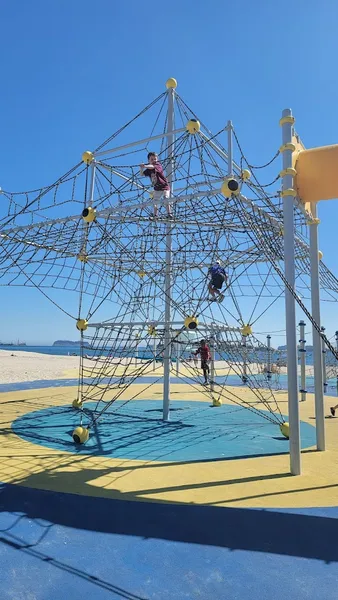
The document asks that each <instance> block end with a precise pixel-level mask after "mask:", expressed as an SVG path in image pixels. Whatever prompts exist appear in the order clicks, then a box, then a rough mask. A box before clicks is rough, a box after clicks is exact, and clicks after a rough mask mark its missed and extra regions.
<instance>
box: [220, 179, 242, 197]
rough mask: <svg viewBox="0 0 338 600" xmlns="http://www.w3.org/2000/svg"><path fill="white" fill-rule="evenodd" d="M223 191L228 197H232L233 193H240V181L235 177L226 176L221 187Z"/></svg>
mask: <svg viewBox="0 0 338 600" xmlns="http://www.w3.org/2000/svg"><path fill="white" fill-rule="evenodd" d="M221 192H222V194H223V196H225V197H226V198H230V197H231V196H232V195H233V194H234V195H235V196H237V194H239V183H238V181H237V179H235V178H234V177H226V178H225V179H224V183H223V184H222V187H221Z"/></svg>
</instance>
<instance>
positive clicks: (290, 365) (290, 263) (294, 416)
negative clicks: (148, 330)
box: [281, 108, 301, 475]
mask: <svg viewBox="0 0 338 600" xmlns="http://www.w3.org/2000/svg"><path fill="white" fill-rule="evenodd" d="M293 122H294V119H293V117H292V113H291V110H290V109H289V108H286V109H285V110H283V113H282V119H281V126H282V140H283V146H284V145H285V144H291V142H292V133H293ZM290 168H292V150H291V149H290V150H288V149H287V150H284V152H283V171H284V173H285V171H286V169H290ZM282 190H283V191H282V194H283V216H284V262H285V277H286V280H287V282H288V284H289V286H291V288H292V290H294V287H295V233H294V217H293V210H294V196H293V193H292V192H291V191H290V193H288V190H293V176H292V175H290V174H288V173H285V175H284V176H283V178H282ZM285 313H286V314H285V320H286V344H287V369H288V405H289V425H290V469H291V473H292V474H293V475H300V473H301V456H300V426H299V404H298V380H297V367H298V364H297V341H296V307H295V298H294V295H293V294H292V292H291V291H289V289H288V287H287V286H285Z"/></svg>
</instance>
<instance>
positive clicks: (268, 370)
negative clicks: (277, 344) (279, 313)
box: [266, 335, 272, 381]
mask: <svg viewBox="0 0 338 600" xmlns="http://www.w3.org/2000/svg"><path fill="white" fill-rule="evenodd" d="M266 345H267V362H266V377H267V379H268V381H270V380H271V377H272V368H271V335H267V336H266Z"/></svg>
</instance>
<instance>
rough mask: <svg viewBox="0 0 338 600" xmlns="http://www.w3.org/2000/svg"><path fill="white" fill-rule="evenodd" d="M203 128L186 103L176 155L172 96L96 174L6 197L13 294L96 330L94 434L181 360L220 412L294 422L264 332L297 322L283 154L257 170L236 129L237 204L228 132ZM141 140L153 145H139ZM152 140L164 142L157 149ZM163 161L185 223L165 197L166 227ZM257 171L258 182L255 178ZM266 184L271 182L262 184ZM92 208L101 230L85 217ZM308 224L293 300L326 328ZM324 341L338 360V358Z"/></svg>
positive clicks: (147, 113) (86, 380)
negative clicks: (25, 294) (222, 273)
mask: <svg viewBox="0 0 338 600" xmlns="http://www.w3.org/2000/svg"><path fill="white" fill-rule="evenodd" d="M191 119H198V117H197V116H196V115H195V114H194V112H193V111H192V109H190V108H189V107H188V106H187V104H186V103H185V102H184V101H183V99H182V98H181V97H180V96H179V95H178V94H177V93H176V92H175V119H174V129H175V131H176V133H175V139H174V142H173V143H172V144H170V143H169V142H168V139H169V138H168V136H167V135H166V131H167V93H164V94H161V95H160V96H159V97H158V98H157V99H155V100H154V101H153V102H152V103H150V104H149V105H148V106H147V107H146V108H145V109H144V110H142V111H141V112H140V113H139V114H138V115H136V117H134V118H133V119H132V120H131V121H130V122H129V123H127V124H126V125H125V126H123V127H121V128H120V129H119V130H118V131H117V132H116V133H114V134H113V135H112V136H110V137H109V138H108V139H107V140H105V142H104V143H103V144H101V145H100V146H99V147H98V148H97V149H96V151H94V153H93V154H92V155H91V159H90V160H89V159H88V160H87V162H88V164H85V163H84V162H81V163H79V164H77V165H76V166H74V167H73V168H72V169H71V170H70V171H69V172H67V173H66V174H65V175H63V176H62V177H60V178H59V179H58V180H57V181H56V182H55V183H53V184H52V185H50V186H46V187H42V188H41V189H38V190H31V191H26V192H22V193H12V192H7V191H2V192H1V200H2V202H1V211H0V243H1V247H2V251H1V254H0V285H3V286H23V287H33V288H35V289H36V290H37V291H38V292H40V293H42V294H43V295H44V296H45V297H46V298H48V299H49V300H50V301H51V302H52V303H53V304H54V305H55V306H56V307H58V308H59V309H60V310H62V311H63V312H64V313H66V314H67V315H68V316H69V317H70V318H71V319H72V320H73V321H74V325H75V324H77V325H78V326H79V320H81V322H82V323H84V325H83V327H78V328H79V329H82V330H81V356H80V365H79V386H78V397H77V405H78V406H79V407H82V408H83V407H84V406H85V404H86V403H87V402H90V403H91V404H90V406H91V408H90V411H89V412H88V411H84V410H83V409H82V411H81V423H83V424H85V426H91V425H93V423H94V422H96V421H97V420H98V419H99V418H100V417H101V415H102V414H103V413H104V412H105V411H107V410H111V409H112V408H114V407H113V405H114V402H115V401H116V400H117V399H119V398H121V397H122V396H123V397H125V395H126V393H127V395H128V400H126V402H129V401H130V400H132V399H133V398H135V397H137V396H138V395H139V394H140V393H141V391H140V390H142V391H144V390H146V389H148V388H149V387H151V386H154V385H156V384H157V383H159V382H161V381H162V379H163V355H164V354H166V353H167V354H168V352H169V353H170V368H171V371H172V376H173V377H176V378H177V379H178V381H182V382H184V383H186V384H187V385H188V386H191V388H192V389H196V388H197V389H198V390H199V391H200V393H201V394H203V395H204V396H206V397H208V398H210V400H211V401H212V402H213V403H217V402H220V401H221V400H222V399H225V400H230V401H232V402H234V403H235V404H239V405H240V406H242V407H245V408H247V409H249V410H251V411H253V412H256V413H258V414H259V415H260V416H261V417H262V418H265V419H268V420H270V421H272V422H273V423H276V424H280V423H282V422H283V420H284V419H283V416H282V414H281V411H280V408H279V405H278V390H279V388H281V383H280V376H281V369H283V368H284V362H283V357H282V356H281V355H279V356H278V355H277V354H276V353H275V352H274V353H272V350H271V349H270V348H268V347H267V346H266V345H264V344H262V343H261V341H259V340H258V339H257V338H256V337H255V336H254V335H253V334H252V332H251V329H253V330H255V329H256V328H257V323H259V320H260V319H261V318H262V317H263V315H265V314H266V313H267V312H268V311H269V310H270V309H271V307H272V306H274V309H275V310H276V309H278V308H280V314H283V311H284V291H285V286H287V282H286V281H285V278H284V275H283V272H284V270H283V261H284V238H283V212H282V205H281V197H280V183H281V182H280V180H279V177H275V173H276V171H277V166H276V163H275V161H276V159H277V158H278V154H279V153H278V152H277V153H276V154H275V155H274V156H273V157H272V159H271V160H268V161H267V162H266V164H264V165H262V166H253V165H252V164H251V163H250V161H249V159H247V158H246V157H245V155H244V153H243V151H242V148H241V145H240V142H239V140H238V136H237V134H236V132H235V131H234V141H235V148H234V157H233V158H234V161H233V177H234V178H235V179H236V180H237V181H238V182H239V185H240V194H239V195H237V194H230V195H229V197H225V196H224V195H223V194H222V192H221V187H222V185H223V182H224V180H225V177H226V175H227V173H228V172H229V168H228V153H227V150H226V149H225V148H224V146H223V140H225V139H226V132H225V130H224V129H222V130H220V131H219V132H217V133H216V134H214V133H212V132H211V131H210V130H209V129H208V128H207V126H206V125H204V123H203V122H202V121H201V120H200V119H198V120H199V123H200V130H199V131H197V132H196V133H195V134H193V135H192V134H190V133H189V132H188V131H187V129H186V125H187V122H188V121H189V120H191ZM139 131H142V132H143V133H144V136H143V139H142V140H141V141H140V142H135V137H136V139H138V138H139V136H137V135H136V132H137V133H139ZM147 135H148V137H153V138H154V137H155V138H156V139H155V140H153V141H151V142H149V141H147V140H148V138H147V137H146V136H147ZM134 136H135V137H134ZM154 150H156V151H157V153H158V157H159V160H160V162H161V163H162V166H163V168H164V170H165V171H166V172H167V174H168V173H170V176H171V180H172V186H173V193H172V197H171V199H170V203H171V204H172V211H173V217H172V219H170V218H169V217H168V214H167V206H166V205H165V202H164V201H163V200H160V201H159V202H158V206H159V214H158V216H157V218H154V200H153V198H152V193H153V190H152V187H151V185H150V182H149V181H148V180H147V178H144V177H141V175H140V170H139V165H140V163H143V162H146V160H147V153H148V151H154ZM89 154H90V153H89ZM247 168H249V169H250V171H251V178H250V179H246V178H244V177H243V169H247ZM258 175H259V177H260V180H258ZM263 176H266V179H267V183H260V181H261V178H262V177H263ZM88 208H89V209H90V210H91V211H93V213H92V214H93V217H92V218H91V219H90V218H87V219H86V218H84V215H85V212H83V211H86V210H87V211H88ZM82 213H83V214H82ZM294 216H295V232H296V235H295V253H296V289H297V294H296V293H295V291H294V290H293V289H290V291H291V292H292V293H293V294H294V296H295V298H296V300H297V303H298V304H299V306H300V308H301V309H302V310H303V311H304V312H305V314H306V315H307V316H308V317H309V318H310V320H311V322H312V323H313V325H314V326H316V324H315V322H314V321H313V319H312V316H311V312H310V309H309V308H308V304H309V299H310V258H309V239H308V235H309V234H308V226H307V217H306V215H304V213H303V212H302V210H301V207H299V206H295V208H294ZM169 239H170V253H171V259H170V264H169V265H168V264H167V256H168V243H169V242H168V240H169ZM216 260H219V261H220V262H221V264H222V266H223V267H224V268H225V270H226V271H227V273H228V285H227V288H226V290H225V291H224V296H225V297H224V299H223V301H222V302H214V301H212V298H211V297H210V294H209V292H208V279H207V273H208V269H209V267H210V266H211V265H212V264H213V263H215V261H216ZM166 265H167V267H166ZM319 273H320V285H321V293H322V300H323V301H329V302H336V301H337V297H338V280H337V278H336V277H335V276H334V275H333V273H331V271H330V270H329V269H328V268H327V267H326V265H325V264H324V262H323V261H322V260H320V263H319ZM166 278H167V279H166ZM166 281H167V283H168V281H169V288H168V287H166V285H165V283H166ZM63 291H64V292H66V291H67V294H66V293H61V292H63ZM169 301H170V309H171V310H170V312H171V314H170V325H169V326H168V327H169V329H168V331H169V341H168V337H166V335H165V317H166V314H165V305H166V302H169ZM188 317H189V318H192V319H196V320H197V321H198V326H197V329H196V331H189V328H187V326H186V325H185V323H186V319H187V318H188ZM247 325H250V328H249V330H247V332H246V333H244V334H243V331H245V327H246V326H247ZM281 326H284V322H283V321H282V322H281ZM317 327H318V326H317ZM243 328H244V330H243ZM321 335H322V338H323V339H324V341H325V343H326V344H327V346H328V348H329V349H330V350H331V352H332V355H333V356H334V357H335V359H337V351H336V350H335V349H334V348H333V347H332V346H331V344H330V341H329V340H328V339H327V338H326V337H325V335H324V334H323V333H321ZM202 337H203V338H204V339H206V340H207V341H208V342H209V344H210V345H211V346H212V350H213V352H214V354H215V357H216V361H212V362H213V367H212V369H213V373H212V378H211V383H210V385H208V386H205V387H202V385H201V383H203V382H202V377H201V369H200V366H199V363H196V361H195V360H193V358H192V354H193V352H194V351H195V350H196V348H197V342H198V340H199V339H201V338H202ZM178 364H179V368H178ZM136 381H137V382H138V383H139V384H140V386H141V387H140V386H138V388H137V391H135V390H136V388H134V387H132V384H133V383H135V382H136ZM239 382H240V383H242V384H245V385H246V386H247V387H248V388H249V389H250V390H251V392H252V393H251V395H250V398H251V399H250V401H246V400H245V399H243V398H244V396H243V394H242V395H241V394H240V392H239V390H236V387H235V385H238V383H239Z"/></svg>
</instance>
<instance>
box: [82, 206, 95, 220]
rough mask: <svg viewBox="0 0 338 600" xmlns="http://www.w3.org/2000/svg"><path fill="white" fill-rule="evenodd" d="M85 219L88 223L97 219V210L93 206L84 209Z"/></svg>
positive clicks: (83, 215)
mask: <svg viewBox="0 0 338 600" xmlns="http://www.w3.org/2000/svg"><path fill="white" fill-rule="evenodd" d="M82 217H83V220H84V221H86V223H92V222H93V221H95V219H96V210H95V208H93V207H92V206H88V208H84V209H83V211H82Z"/></svg>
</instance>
